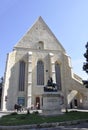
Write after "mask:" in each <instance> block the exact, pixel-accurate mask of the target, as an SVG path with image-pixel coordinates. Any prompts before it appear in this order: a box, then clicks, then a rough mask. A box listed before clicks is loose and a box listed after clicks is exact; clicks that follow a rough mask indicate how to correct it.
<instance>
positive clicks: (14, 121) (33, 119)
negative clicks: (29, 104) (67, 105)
mask: <svg viewBox="0 0 88 130" xmlns="http://www.w3.org/2000/svg"><path fill="white" fill-rule="evenodd" d="M79 119H88V112H68V113H65V114H63V115H58V116H51V117H50V116H48V117H45V116H40V115H39V114H36V113H33V114H11V115H5V116H3V117H2V118H0V125H6V126H7V125H10V126H11V125H28V124H29V125H30V124H41V123H51V122H63V121H72V120H79Z"/></svg>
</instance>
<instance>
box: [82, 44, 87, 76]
mask: <svg viewBox="0 0 88 130" xmlns="http://www.w3.org/2000/svg"><path fill="white" fill-rule="evenodd" d="M85 47H86V52H85V53H84V57H85V58H86V62H84V64H83V70H84V71H86V73H87V74H88V42H87V44H86V46H85Z"/></svg>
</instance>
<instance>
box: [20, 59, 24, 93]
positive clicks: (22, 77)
mask: <svg viewBox="0 0 88 130" xmlns="http://www.w3.org/2000/svg"><path fill="white" fill-rule="evenodd" d="M24 86H25V62H24V61H20V65H19V91H24Z"/></svg>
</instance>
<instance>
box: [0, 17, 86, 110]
mask: <svg viewBox="0 0 88 130" xmlns="http://www.w3.org/2000/svg"><path fill="white" fill-rule="evenodd" d="M50 77H51V78H52V81H53V83H54V84H56V86H55V87H54V90H55V91H50V89H49V91H48V93H51V94H53V93H54V94H59V97H57V101H58V102H59V105H60V107H61V108H83V109H87V108H88V90H87V88H85V87H84V86H83V83H82V79H81V78H80V77H79V76H78V75H76V74H74V73H73V71H72V66H71V58H70V57H69V56H68V55H67V53H66V51H65V49H64V48H63V46H62V45H61V44H60V42H59V41H58V40H57V38H56V37H55V36H54V34H53V33H52V31H51V30H50V29H49V27H48V26H47V24H46V23H45V22H44V20H43V19H42V18H41V17H39V18H38V20H37V21H36V22H35V24H34V25H33V26H32V27H31V29H30V30H29V31H28V32H27V33H26V34H25V35H24V36H23V37H22V39H21V40H20V41H19V42H18V43H17V44H16V45H15V46H14V49H13V51H12V52H10V53H9V54H8V55H7V61H6V69H5V76H4V86H3V93H2V110H3V111H6V110H14V105H15V104H20V105H22V106H24V107H31V106H32V105H34V106H36V104H37V103H38V104H39V109H42V108H43V104H44V100H43V98H44V97H43V95H44V94H45V93H47V91H45V89H44V87H45V86H47V84H48V80H49V78H50ZM59 99H60V100H59Z"/></svg>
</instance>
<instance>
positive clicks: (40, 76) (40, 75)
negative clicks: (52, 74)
mask: <svg viewBox="0 0 88 130" xmlns="http://www.w3.org/2000/svg"><path fill="white" fill-rule="evenodd" d="M37 85H44V63H43V62H42V61H38V62H37Z"/></svg>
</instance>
